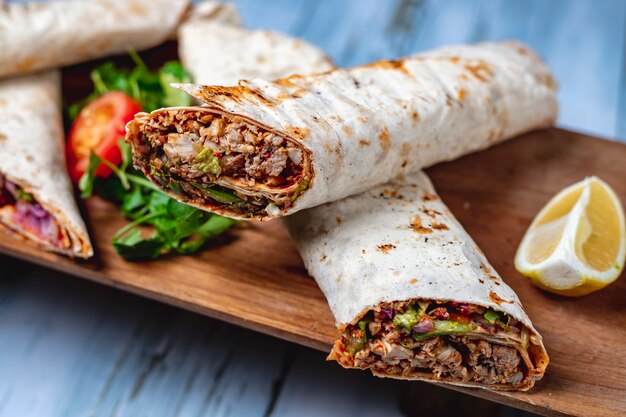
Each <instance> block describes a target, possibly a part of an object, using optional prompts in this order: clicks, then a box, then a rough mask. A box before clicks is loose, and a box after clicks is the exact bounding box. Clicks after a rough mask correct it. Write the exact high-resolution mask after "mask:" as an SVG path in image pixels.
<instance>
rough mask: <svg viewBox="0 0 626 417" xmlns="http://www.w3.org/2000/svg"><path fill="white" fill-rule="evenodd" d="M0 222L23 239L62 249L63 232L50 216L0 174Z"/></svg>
mask: <svg viewBox="0 0 626 417" xmlns="http://www.w3.org/2000/svg"><path fill="white" fill-rule="evenodd" d="M0 221H1V222H2V223H3V224H4V225H5V226H6V227H8V228H9V229H11V230H13V231H14V232H16V233H19V234H21V235H24V236H25V237H35V238H36V239H38V240H41V241H44V242H47V243H49V244H50V245H52V246H55V247H59V248H64V247H65V239H64V238H63V231H62V230H61V228H60V227H59V225H58V223H57V220H56V219H55V218H54V216H53V215H52V214H50V213H49V212H48V211H46V209H44V208H43V207H42V206H41V205H40V204H39V203H38V202H37V200H36V199H35V197H34V196H33V195H32V194H29V193H27V192H26V191H24V190H23V189H22V188H21V187H20V186H19V185H17V184H14V183H13V182H11V181H9V180H8V179H6V177H4V176H3V175H1V174H0Z"/></svg>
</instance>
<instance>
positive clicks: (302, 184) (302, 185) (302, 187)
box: [289, 180, 311, 202]
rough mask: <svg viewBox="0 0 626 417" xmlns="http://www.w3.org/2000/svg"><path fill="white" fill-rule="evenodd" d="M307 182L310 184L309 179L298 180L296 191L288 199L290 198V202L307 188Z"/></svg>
mask: <svg viewBox="0 0 626 417" xmlns="http://www.w3.org/2000/svg"><path fill="white" fill-rule="evenodd" d="M309 184H311V180H302V181H300V184H298V188H296V191H295V192H294V193H293V195H292V196H291V198H290V199H289V200H291V201H292V202H293V201H296V198H298V197H299V196H300V194H302V193H303V192H304V191H305V190H306V189H307V188H309Z"/></svg>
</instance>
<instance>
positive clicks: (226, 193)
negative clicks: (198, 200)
mask: <svg viewBox="0 0 626 417" xmlns="http://www.w3.org/2000/svg"><path fill="white" fill-rule="evenodd" d="M170 185H171V184H170ZM191 185H193V186H194V187H196V188H199V189H201V190H202V191H204V192H205V193H206V194H208V196H209V197H211V198H212V199H213V200H215V201H217V202H218V203H222V204H229V205H236V204H241V203H243V202H244V201H243V200H242V199H241V198H239V197H237V196H236V195H235V194H234V193H233V191H231V190H228V189H225V188H221V187H219V186H216V185H214V186H212V187H207V186H205V185H202V184H196V183H191Z"/></svg>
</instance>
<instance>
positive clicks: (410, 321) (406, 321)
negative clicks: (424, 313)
mask: <svg viewBox="0 0 626 417" xmlns="http://www.w3.org/2000/svg"><path fill="white" fill-rule="evenodd" d="M419 316H420V314H419V312H418V311H417V310H415V308H414V307H413V306H411V307H409V308H407V310H406V311H405V312H404V313H402V314H396V315H395V317H394V318H393V324H395V325H396V326H398V327H400V328H402V329H403V330H404V331H405V332H407V333H410V332H411V328H412V327H413V326H415V325H416V324H417V323H418V322H419Z"/></svg>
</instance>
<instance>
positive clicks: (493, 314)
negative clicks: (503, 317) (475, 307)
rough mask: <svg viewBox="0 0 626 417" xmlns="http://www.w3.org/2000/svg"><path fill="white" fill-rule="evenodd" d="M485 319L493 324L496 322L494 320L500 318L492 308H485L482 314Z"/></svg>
mask: <svg viewBox="0 0 626 417" xmlns="http://www.w3.org/2000/svg"><path fill="white" fill-rule="evenodd" d="M484 317H485V320H487V321H488V322H489V323H491V324H493V323H495V322H496V320H498V319H499V318H500V315H499V314H498V313H496V312H495V311H493V310H487V312H486V313H485V315H484Z"/></svg>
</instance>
